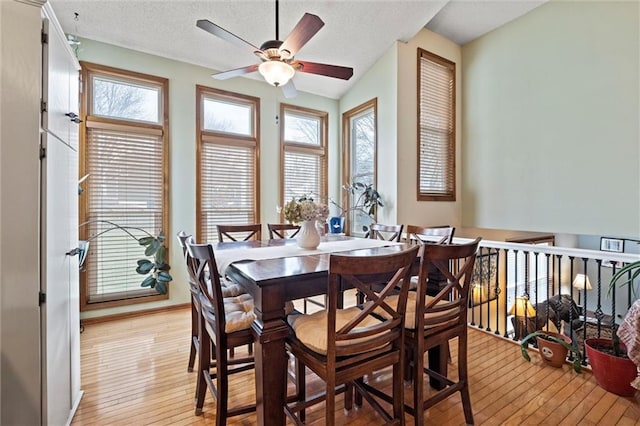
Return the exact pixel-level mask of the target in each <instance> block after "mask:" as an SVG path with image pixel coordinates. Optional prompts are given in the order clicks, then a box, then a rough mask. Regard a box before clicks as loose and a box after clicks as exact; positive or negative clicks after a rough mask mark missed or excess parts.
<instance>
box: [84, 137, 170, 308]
mask: <svg viewBox="0 0 640 426" xmlns="http://www.w3.org/2000/svg"><path fill="white" fill-rule="evenodd" d="M85 156H86V157H85V160H86V167H87V169H86V171H87V173H89V174H90V177H89V179H88V180H87V183H86V186H87V191H86V192H85V194H84V195H85V196H86V197H88V199H87V215H86V220H87V221H88V222H89V224H88V225H87V227H88V235H89V236H90V238H91V236H97V235H98V234H100V233H101V232H103V231H104V230H106V229H108V228H112V225H110V224H109V223H107V222H104V221H109V222H113V223H116V224H118V225H121V226H127V227H133V228H141V229H144V230H145V231H147V232H149V233H151V234H153V235H157V234H158V233H159V232H160V231H162V230H163V229H164V226H163V221H162V218H163V183H164V179H163V176H164V175H163V140H162V136H158V135H147V134H138V133H134V132H133V131H129V132H124V131H113V130H106V129H100V128H89V129H88V130H87V143H86V154H85ZM130 232H132V233H133V234H134V235H135V236H136V237H138V238H139V237H143V236H145V234H144V233H142V232H140V231H137V230H135V229H130ZM143 253H144V250H143V248H142V247H141V246H140V245H139V244H138V242H137V241H136V240H135V239H133V238H131V236H130V235H127V234H126V233H125V232H124V231H122V230H119V229H117V230H111V231H108V232H106V233H104V234H102V235H100V236H99V237H96V238H94V239H93V240H92V241H91V242H90V250H89V255H88V257H87V260H86V263H85V265H86V273H87V280H88V288H89V292H88V296H89V300H88V302H89V303H94V302H104V301H111V300H119V299H128V298H132V297H140V296H144V295H150V294H156V291H155V290H154V289H148V288H147V289H145V288H142V287H140V283H141V281H142V280H143V278H144V277H143V276H142V275H140V274H137V273H136V272H135V268H136V262H137V260H138V259H140V258H142V257H143V256H142V255H143Z"/></svg>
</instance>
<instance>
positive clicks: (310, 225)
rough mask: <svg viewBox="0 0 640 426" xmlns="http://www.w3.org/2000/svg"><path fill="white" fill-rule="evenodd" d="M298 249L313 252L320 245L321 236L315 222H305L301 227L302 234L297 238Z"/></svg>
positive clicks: (299, 233)
mask: <svg viewBox="0 0 640 426" xmlns="http://www.w3.org/2000/svg"><path fill="white" fill-rule="evenodd" d="M296 241H297V243H298V247H301V248H303V249H309V250H313V249H315V248H316V247H318V245H320V234H319V233H318V228H316V221H315V220H305V221H304V222H302V225H301V226H300V232H298V235H297V236H296Z"/></svg>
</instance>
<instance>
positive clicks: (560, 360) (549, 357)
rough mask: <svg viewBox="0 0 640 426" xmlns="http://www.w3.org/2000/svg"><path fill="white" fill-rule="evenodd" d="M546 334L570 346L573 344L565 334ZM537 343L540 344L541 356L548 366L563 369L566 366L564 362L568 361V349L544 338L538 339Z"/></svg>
mask: <svg viewBox="0 0 640 426" xmlns="http://www.w3.org/2000/svg"><path fill="white" fill-rule="evenodd" d="M546 334H548V335H550V336H553V337H557V338H558V339H562V340H564V341H565V342H567V343H568V344H569V345H570V344H571V339H570V338H569V337H567V336H565V335H563V334H559V333H553V332H550V331H549V332H546ZM536 341H537V342H538V350H539V351H540V356H541V357H542V359H543V360H544V361H545V362H546V363H547V364H549V365H551V366H553V367H562V366H563V365H564V362H565V361H566V360H567V352H569V351H568V350H567V348H565V347H564V346H562V345H561V344H560V343H556V342H552V341H550V340H546V339H544V338H543V337H536Z"/></svg>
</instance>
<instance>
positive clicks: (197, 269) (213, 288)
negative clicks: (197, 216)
mask: <svg viewBox="0 0 640 426" xmlns="http://www.w3.org/2000/svg"><path fill="white" fill-rule="evenodd" d="M186 245H187V251H188V253H189V256H190V258H191V259H190V263H189V268H188V269H189V273H190V274H191V277H192V279H193V280H194V281H195V282H196V283H197V284H198V287H199V290H200V301H201V307H202V314H203V315H204V316H205V318H207V319H208V320H209V321H208V322H209V323H210V325H213V326H214V327H215V330H214V331H215V335H216V336H220V335H222V334H223V333H224V330H225V325H226V324H225V321H226V320H225V314H224V304H223V303H224V299H223V296H222V286H221V283H220V276H219V274H218V267H217V265H216V259H215V256H214V254H213V247H212V246H211V245H210V244H195V243H194V242H193V239H188V240H187V241H186ZM213 320H215V321H213Z"/></svg>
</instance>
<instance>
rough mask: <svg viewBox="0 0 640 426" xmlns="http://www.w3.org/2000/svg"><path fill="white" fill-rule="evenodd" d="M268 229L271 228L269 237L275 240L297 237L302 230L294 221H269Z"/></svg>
mask: <svg viewBox="0 0 640 426" xmlns="http://www.w3.org/2000/svg"><path fill="white" fill-rule="evenodd" d="M267 229H268V230H269V239H270V240H273V239H278V238H282V239H284V238H293V237H295V236H296V235H297V234H298V231H300V226H299V225H294V224H292V223H268V224H267Z"/></svg>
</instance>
